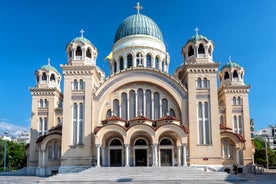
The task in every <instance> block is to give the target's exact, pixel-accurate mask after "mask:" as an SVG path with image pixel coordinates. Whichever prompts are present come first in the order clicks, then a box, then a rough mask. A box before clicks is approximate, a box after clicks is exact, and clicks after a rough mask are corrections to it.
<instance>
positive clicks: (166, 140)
mask: <svg viewBox="0 0 276 184" xmlns="http://www.w3.org/2000/svg"><path fill="white" fill-rule="evenodd" d="M160 145H164V146H165V145H166V146H167V145H172V141H171V140H170V139H162V140H161V142H160Z"/></svg>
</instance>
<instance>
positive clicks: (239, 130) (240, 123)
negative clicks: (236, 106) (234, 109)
mask: <svg viewBox="0 0 276 184" xmlns="http://www.w3.org/2000/svg"><path fill="white" fill-rule="evenodd" d="M238 120H239V127H238V134H243V131H242V116H239V119H238Z"/></svg>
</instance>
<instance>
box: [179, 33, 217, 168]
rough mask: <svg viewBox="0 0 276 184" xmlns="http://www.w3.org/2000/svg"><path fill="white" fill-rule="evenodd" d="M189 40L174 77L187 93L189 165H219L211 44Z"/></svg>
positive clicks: (197, 36) (199, 38)
mask: <svg viewBox="0 0 276 184" xmlns="http://www.w3.org/2000/svg"><path fill="white" fill-rule="evenodd" d="M198 31H199V30H198V28H196V29H195V35H194V36H192V37H191V38H190V39H189V40H188V41H187V42H186V44H185V46H184V47H183V48H182V55H183V57H184V64H183V65H181V66H180V67H178V69H177V70H176V73H175V75H176V74H177V78H178V79H179V80H180V81H181V82H182V84H184V85H185V86H186V87H187V89H188V117H189V119H188V125H189V140H190V143H189V145H188V148H189V153H190V155H193V156H190V165H197V164H198V163H202V160H204V162H205V163H206V165H220V164H221V162H220V154H221V151H220V138H219V137H220V130H219V124H218V123H217V120H218V95H217V72H218V66H219V63H215V62H214V61H213V50H214V44H213V42H212V41H211V40H209V39H207V38H206V37H205V36H202V35H200V34H198ZM202 153H204V154H202Z"/></svg>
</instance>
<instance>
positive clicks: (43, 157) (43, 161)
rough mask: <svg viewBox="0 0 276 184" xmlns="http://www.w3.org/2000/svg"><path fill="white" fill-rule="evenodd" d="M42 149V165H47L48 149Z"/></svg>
mask: <svg viewBox="0 0 276 184" xmlns="http://www.w3.org/2000/svg"><path fill="white" fill-rule="evenodd" d="M41 151H42V167H45V166H46V150H45V149H43V150H41Z"/></svg>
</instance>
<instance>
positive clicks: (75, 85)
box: [73, 79, 78, 90]
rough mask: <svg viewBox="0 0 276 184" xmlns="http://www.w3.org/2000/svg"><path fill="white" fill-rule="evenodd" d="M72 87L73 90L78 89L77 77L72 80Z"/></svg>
mask: <svg viewBox="0 0 276 184" xmlns="http://www.w3.org/2000/svg"><path fill="white" fill-rule="evenodd" d="M73 85H74V87H73V90H78V81H77V79H75V80H74V84H73Z"/></svg>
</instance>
